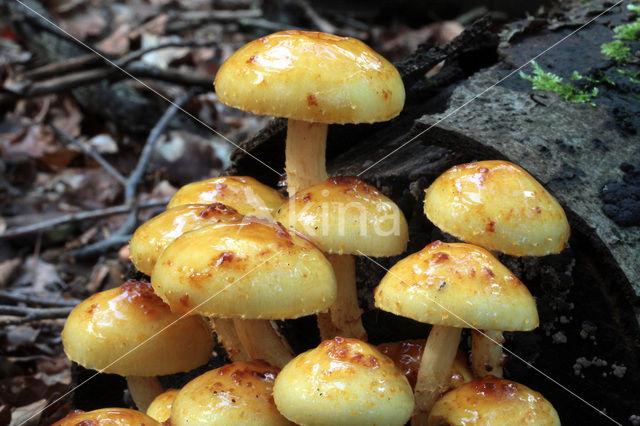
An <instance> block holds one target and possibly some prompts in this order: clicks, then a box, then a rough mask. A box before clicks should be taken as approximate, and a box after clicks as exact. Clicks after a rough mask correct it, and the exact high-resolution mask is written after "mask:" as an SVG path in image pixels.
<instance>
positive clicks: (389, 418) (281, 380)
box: [273, 337, 414, 425]
mask: <svg viewBox="0 0 640 426" xmlns="http://www.w3.org/2000/svg"><path fill="white" fill-rule="evenodd" d="M273 397H274V399H275V401H276V405H277V406H278V410H280V412H281V413H282V414H283V415H284V416H285V417H286V418H288V419H289V420H291V421H292V422H295V423H298V424H303V425H403V424H405V423H406V421H407V420H409V417H411V412H412V411H413V404H414V399H413V392H412V390H411V386H410V385H409V382H408V381H407V379H406V377H404V375H403V374H402V372H401V371H400V370H399V369H398V368H396V366H395V365H394V363H393V361H392V360H391V359H389V358H388V357H387V356H385V355H383V354H382V353H381V352H380V351H378V350H377V349H376V348H375V347H374V346H371V345H369V344H368V343H365V342H362V341H360V340H357V339H350V338H346V337H344V338H343V337H335V338H333V339H331V340H325V341H324V342H322V343H321V344H320V345H319V346H318V347H317V348H315V349H311V350H309V351H307V352H304V353H302V354H300V355H298V356H297V357H296V358H294V359H293V360H292V361H291V362H290V363H289V364H287V365H286V366H285V367H284V368H283V369H282V371H281V372H280V374H279V375H278V377H276V383H275V386H274V388H273Z"/></svg>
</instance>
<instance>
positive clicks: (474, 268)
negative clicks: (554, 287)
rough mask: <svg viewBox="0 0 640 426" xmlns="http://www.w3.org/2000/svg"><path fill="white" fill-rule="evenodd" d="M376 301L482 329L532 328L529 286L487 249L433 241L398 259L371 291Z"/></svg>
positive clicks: (423, 317) (430, 319)
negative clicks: (417, 250)
mask: <svg viewBox="0 0 640 426" xmlns="http://www.w3.org/2000/svg"><path fill="white" fill-rule="evenodd" d="M374 297H375V303H376V306H377V307H378V308H380V309H383V310H385V311H388V312H391V313H394V314H396V315H400V316H403V317H406V318H412V319H414V320H416V321H420V322H424V323H428V324H437V325H445V326H451V327H459V328H467V327H468V328H471V327H473V328H479V329H482V330H508V331H512V330H519V331H528V330H533V329H534V328H536V327H537V326H538V311H537V309H536V303H535V300H534V299H533V297H532V296H531V293H529V290H527V287H525V285H524V284H522V282H521V281H520V280H519V279H518V278H517V277H516V276H515V275H513V274H512V273H511V272H510V271H509V270H508V269H507V268H506V267H505V266H504V265H503V264H502V263H500V262H499V261H498V260H497V259H496V258H495V257H493V256H492V255H491V254H490V253H489V252H488V251H486V250H485V249H483V248H481V247H476V246H473V245H471V244H462V243H454V244H447V243H443V242H441V241H435V242H433V243H431V244H429V245H428V246H426V247H425V248H424V249H422V250H420V251H419V252H417V253H414V254H412V255H410V256H407V257H405V258H404V259H402V260H401V261H399V262H398V263H396V264H395V265H394V266H393V267H392V268H391V269H390V270H389V272H387V274H386V275H385V276H384V277H383V278H382V281H380V284H379V285H378V287H376V289H375V292H374Z"/></svg>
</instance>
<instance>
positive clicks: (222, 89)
mask: <svg viewBox="0 0 640 426" xmlns="http://www.w3.org/2000/svg"><path fill="white" fill-rule="evenodd" d="M215 86H216V94H217V95H218V99H219V100H220V102H222V103H224V104H227V105H230V106H233V107H236V108H239V109H242V110H244V111H251V112H253V113H255V114H260V115H269V116H274V117H286V118H292V119H295V120H302V121H312V122H318V123H373V122H376V121H386V120H390V119H391V118H393V117H395V116H396V115H398V114H399V113H400V111H401V110H402V107H403V105H404V98H405V92H404V85H403V84H402V79H401V78H400V74H399V73H398V71H397V70H396V69H395V67H394V66H393V65H391V64H390V63H389V62H388V61H387V60H386V59H384V58H383V57H382V56H380V55H379V54H377V53H376V52H374V51H373V50H372V49H371V48H370V47H369V46H367V45H366V44H364V43H362V42H361V41H359V40H356V39H353V38H349V37H338V36H335V35H332V34H325V33H319V32H310V31H282V32H278V33H275V34H271V35H269V36H266V37H262V38H260V39H258V40H254V41H252V42H250V43H248V44H246V45H245V46H243V47H241V48H240V49H239V50H238V51H237V52H236V53H234V54H233V55H232V56H231V57H230V58H229V59H227V60H226V61H225V63H224V64H222V67H220V69H219V70H218V73H217V75H216V79H215Z"/></svg>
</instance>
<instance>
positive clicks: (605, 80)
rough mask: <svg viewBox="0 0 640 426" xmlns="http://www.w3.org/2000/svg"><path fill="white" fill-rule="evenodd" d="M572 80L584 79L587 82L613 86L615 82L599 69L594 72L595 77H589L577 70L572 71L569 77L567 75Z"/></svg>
mask: <svg viewBox="0 0 640 426" xmlns="http://www.w3.org/2000/svg"><path fill="white" fill-rule="evenodd" d="M569 78H570V79H571V80H572V81H577V80H586V81H588V82H589V83H592V84H596V85H597V84H606V85H609V86H615V85H616V82H615V81H613V80H611V79H610V78H609V77H607V76H606V75H604V74H603V73H602V72H601V71H598V72H597V73H596V76H595V77H590V76H588V75H582V74H580V73H579V72H578V71H574V72H573V74H571V77H569Z"/></svg>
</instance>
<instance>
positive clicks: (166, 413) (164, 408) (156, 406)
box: [147, 389, 179, 423]
mask: <svg viewBox="0 0 640 426" xmlns="http://www.w3.org/2000/svg"><path fill="white" fill-rule="evenodd" d="M178 392H179V390H178V389H167V390H166V391H164V392H162V393H161V394H160V395H158V396H156V397H155V399H154V400H153V401H152V402H151V404H149V408H147V416H149V417H151V418H152V419H154V420H157V421H159V422H160V423H162V422H165V421H167V420H168V419H169V417H170V416H171V406H172V405H173V400H174V399H175V398H176V395H177V394H178Z"/></svg>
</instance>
